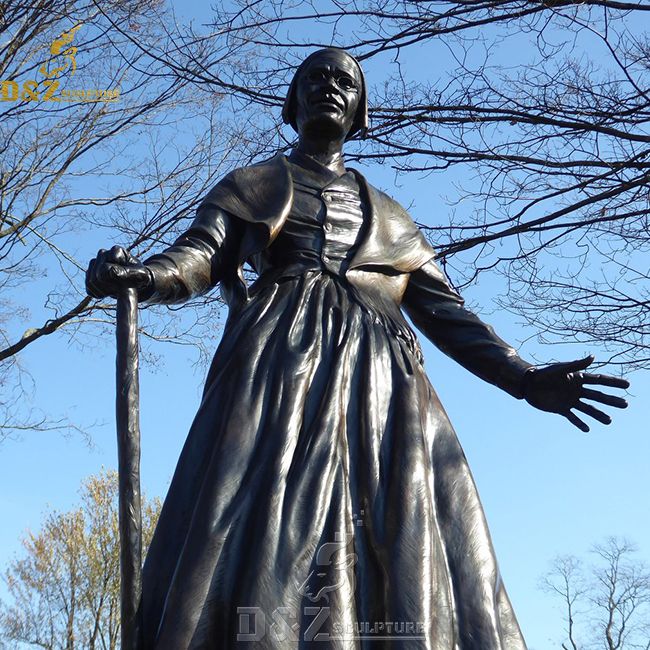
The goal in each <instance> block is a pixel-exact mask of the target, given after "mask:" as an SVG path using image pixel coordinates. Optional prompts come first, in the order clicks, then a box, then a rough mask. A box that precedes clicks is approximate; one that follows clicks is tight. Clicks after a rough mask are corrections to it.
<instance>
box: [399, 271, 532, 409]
mask: <svg viewBox="0 0 650 650" xmlns="http://www.w3.org/2000/svg"><path fill="white" fill-rule="evenodd" d="M402 307H403V308H404V311H405V312H406V313H407V314H408V316H409V317H410V319H411V320H412V321H413V323H414V324H415V326H416V327H417V328H418V329H419V330H420V331H421V332H422V333H423V334H424V335H425V336H426V337H427V338H428V339H429V340H430V341H431V342H432V343H433V344H434V345H436V346H437V347H438V348H439V349H440V350H442V351H443V352H444V353H445V354H446V355H447V356H449V357H451V358H452V359H454V361H457V362H458V363H460V364H461V365H462V366H464V367H465V368H467V370H469V371H470V372H472V373H474V374H475V375H477V376H478V377H480V378H481V379H483V380H485V381H487V382H489V383H491V384H494V385H495V386H498V387H499V388H501V389H503V390H505V391H506V392H507V393H510V395H512V396H513V397H516V398H517V399H522V398H523V378H524V375H525V373H526V371H527V370H528V368H531V367H533V366H532V364H530V363H528V362H527V361H524V360H523V359H522V358H521V357H520V356H519V355H518V354H517V352H516V351H515V349H514V348H513V347H512V346H510V345H508V344H507V343H506V342H505V341H503V340H502V339H500V338H499V337H498V336H497V335H496V333H495V332H494V330H493V329H492V327H490V326H489V325H487V324H486V323H484V322H483V321H482V320H481V319H480V318H479V317H478V316H476V314H473V313H472V312H471V311H469V310H468V309H465V307H464V300H463V299H462V298H461V297H460V295H459V294H458V293H456V292H455V291H454V290H453V289H452V288H451V287H450V286H449V283H448V281H447V279H446V277H445V275H444V273H443V272H442V271H441V270H440V268H439V267H438V265H437V264H436V263H435V262H434V261H433V259H431V260H429V261H428V262H426V263H425V264H424V265H423V266H421V267H420V268H419V269H418V270H417V271H413V272H412V273H411V276H410V279H409V283H408V285H407V288H406V291H405V293H404V298H403V301H402Z"/></svg>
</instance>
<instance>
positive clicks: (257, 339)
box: [87, 49, 627, 650]
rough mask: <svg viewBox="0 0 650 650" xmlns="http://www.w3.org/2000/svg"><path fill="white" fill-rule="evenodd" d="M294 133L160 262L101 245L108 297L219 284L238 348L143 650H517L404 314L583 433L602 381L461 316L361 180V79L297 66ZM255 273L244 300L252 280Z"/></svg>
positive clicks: (476, 510) (419, 249) (450, 433)
mask: <svg viewBox="0 0 650 650" xmlns="http://www.w3.org/2000/svg"><path fill="white" fill-rule="evenodd" d="M283 116H284V119H285V122H287V123H289V124H291V125H292V126H293V128H294V129H295V130H296V131H297V132H298V134H299V143H298V146H297V147H296V148H295V149H294V150H293V151H292V152H291V154H290V155H289V156H287V157H285V156H284V155H282V154H278V155H277V156H275V157H274V158H272V159H271V160H267V161H265V162H263V163H260V164H259V165H254V166H251V167H246V168H244V169H238V170H235V171H234V172H232V173H230V174H228V175H227V176H226V177H225V178H224V179H223V180H222V181H221V182H219V183H218V184H217V185H216V187H214V188H213V190H212V191H211V192H210V193H209V194H208V195H207V196H206V197H205V199H204V200H203V202H202V203H201V205H200V207H199V208H198V211H197V215H196V219H195V220H194V222H193V223H192V225H191V226H190V228H189V230H187V232H185V233H184V234H183V235H182V236H181V237H180V238H179V239H178V240H177V241H176V242H175V244H174V245H173V246H171V247H170V248H168V249H167V250H165V251H164V252H163V253H161V254H160V255H155V256H154V257H152V258H150V259H148V260H147V261H146V262H145V263H144V264H142V263H140V262H139V261H138V260H136V259H135V258H133V257H132V256H130V255H129V254H128V253H126V252H125V251H124V250H123V249H121V248H118V247H115V248H113V249H111V250H110V251H100V253H99V254H98V256H97V258H96V259H95V260H93V261H92V262H91V264H90V267H89V270H88V275H87V287H88V291H89V293H90V294H91V295H93V296H96V297H101V296H106V295H116V294H117V293H118V291H119V290H120V288H121V287H123V286H135V287H137V289H138V292H139V297H140V299H142V300H149V301H152V302H164V303H171V302H179V301H182V300H185V299H187V298H189V297H191V296H193V295H196V294H199V293H202V292H205V291H207V290H209V289H210V288H212V287H214V286H215V285H216V284H218V283H220V285H221V289H222V292H223V295H224V296H225V298H226V300H227V302H228V305H229V310H230V311H229V317H228V321H227V323H226V326H225V329H224V333H223V338H222V340H221V343H220V345H219V347H218V349H217V352H216V355H215V357H214V361H213V363H212V366H211V368H210V371H209V374H208V377H207V381H206V386H205V392H204V395H203V400H202V403H201V406H200V408H199V411H198V413H197V415H196V419H195V420H194V423H193V425H192V428H191V430H190V433H189V436H188V438H187V442H186V444H185V447H184V449H183V452H182V454H181V457H180V460H179V462H178V466H177V469H176V472H175V474H174V478H173V480H172V483H171V486H170V488H169V493H168V495H167V498H166V500H165V504H164V507H163V510H162V514H161V516H160V521H159V523H158V527H157V529H156V533H155V536H154V539H153V542H152V544H151V547H150V549H149V552H148V555H147V559H146V563H145V567H144V578H143V601H142V602H143V608H142V611H143V620H144V638H145V641H144V647H145V648H147V649H154V648H155V649H156V650H163V649H164V650H184V649H186V648H193V649H197V650H198V649H214V650H223V649H228V648H246V647H250V648H265V649H271V648H273V649H278V650H285V649H290V648H307V647H312V644H313V647H316V648H341V649H343V648H344V649H352V648H355V649H356V648H366V647H368V646H369V644H370V645H371V647H372V648H379V647H391V648H418V649H423V650H424V649H429V650H431V649H434V650H461V649H462V650H517V649H521V648H525V643H524V640H523V637H522V634H521V632H520V629H519V626H518V624H517V621H516V618H515V615H514V614H513V611H512V608H511V605H510V602H509V600H508V596H507V594H506V591H505V589H504V586H503V584H502V582H501V579H500V576H499V571H498V568H497V563H496V560H495V557H494V552H493V548H492V543H491V541H490V536H489V533H488V529H487V526H486V522H485V517H484V514H483V510H482V508H481V503H480V501H479V497H478V494H477V492H476V487H475V485H474V482H473V480H472V476H471V473H470V470H469V468H468V466H467V461H466V459H465V456H464V454H463V451H462V449H461V447H460V445H459V443H458V440H457V438H456V434H455V433H454V430H453V428H452V426H451V424H450V422H449V420H448V419H447V415H446V414H445V411H444V409H443V408H442V406H441V404H440V402H439V401H438V397H437V396H436V393H435V392H434V390H433V388H432V387H431V384H430V383H429V380H428V378H427V376H426V374H425V371H424V367H423V364H422V353H421V351H420V347H419V344H418V340H417V338H416V335H415V334H414V333H413V331H412V329H411V328H410V327H409V325H408V323H407V321H406V320H405V318H404V316H403V314H402V311H401V310H404V311H405V312H406V313H407V314H408V315H409V316H410V318H411V320H412V321H413V323H414V324H415V325H416V326H417V327H418V328H419V329H420V330H421V331H422V332H423V333H424V334H425V335H426V336H427V337H428V338H429V339H431V340H432V341H433V342H434V343H435V344H436V345H437V346H438V347H439V348H441V349H442V350H443V351H444V352H445V353H446V354H448V355H449V356H451V357H452V358H453V359H455V360H457V361H458V362H459V363H461V364H462V365H463V366H465V367H466V368H467V369H468V370H470V371H471V372H473V373H475V374H476V375H478V376H479V377H481V378H482V379H484V380H486V381H488V382H491V383H493V384H496V385H497V386H499V387H500V388H502V389H504V390H505V391H506V392H508V393H510V395H512V396H514V397H516V398H518V399H521V398H525V399H526V400H527V401H528V402H530V403H531V404H532V405H533V406H536V407H537V408H541V409H543V410H546V411H552V412H555V413H559V414H561V415H564V416H565V417H567V418H568V419H569V420H570V421H571V422H572V423H573V424H575V425H576V426H578V427H579V428H581V429H583V430H587V429H588V427H587V426H586V424H585V423H584V422H582V421H581V420H580V419H579V418H578V417H577V415H576V414H575V413H574V412H573V411H572V410H577V411H580V412H582V413H585V414H587V415H589V416H591V417H594V418H595V419H596V420H598V421H600V422H603V423H606V424H607V423H609V421H610V420H609V417H608V416H606V415H605V414H604V413H603V412H601V411H600V410H598V409H596V408H595V407H593V406H591V405H588V404H586V403H585V402H583V401H582V400H583V399H585V398H586V399H590V400H595V401H597V402H602V403H605V404H608V405H610V406H614V407H624V406H625V405H626V403H625V401H624V400H623V399H622V398H620V397H614V396H610V395H607V394H605V393H602V392H599V391H595V390H592V389H590V388H588V387H585V385H588V384H603V385H606V386H614V387H619V388H624V387H626V386H627V382H625V381H624V380H621V379H616V378H614V377H609V376H604V375H591V374H587V373H584V372H583V370H585V368H586V367H587V366H588V365H589V364H590V363H591V362H592V360H593V359H591V358H587V359H583V360H581V361H573V362H568V363H556V364H552V365H549V366H546V367H533V366H532V365H531V364H530V363H527V362H526V361H524V360H522V359H521V358H520V357H519V356H518V355H517V353H516V352H515V350H514V349H513V348H512V347H510V346H509V345H507V344H506V343H505V342H504V341H502V340H501V339H500V338H499V337H497V336H496V334H495V333H494V331H493V330H492V328H490V327H489V326H488V325H486V324H484V323H483V322H482V321H481V320H480V319H479V318H477V317H476V316H475V315H474V314H472V313H471V312H469V311H468V310H466V309H465V308H464V306H463V300H462V299H461V298H460V296H459V295H458V294H457V293H455V292H454V291H453V290H452V289H451V288H450V287H449V284H448V282H447V280H446V278H445V276H444V275H443V273H442V272H441V271H440V270H439V268H438V267H437V266H436V263H435V262H434V252H433V250H432V248H431V247H430V246H429V244H428V243H427V241H426V240H425V239H424V237H423V236H422V235H421V233H420V232H419V230H418V229H417V227H416V226H415V225H414V223H413V221H412V220H411V218H410V217H409V216H408V214H407V213H406V212H405V211H404V210H403V209H402V208H401V207H400V206H399V205H398V204H397V203H396V202H395V201H393V200H392V199H391V198H390V197H388V196H387V195H385V194H383V193H382V192H380V191H378V190H377V189H375V188H374V187H372V186H371V185H370V184H369V183H368V182H367V181H366V180H365V178H364V177H363V176H362V175H361V174H360V173H358V172H357V171H354V170H352V169H346V167H345V166H344V161H343V155H342V147H343V143H344V141H345V140H346V139H348V138H349V137H351V136H352V135H354V134H355V133H358V132H360V131H363V130H364V129H365V128H366V123H367V108H366V87H365V82H364V77H363V74H362V71H361V68H360V67H359V64H358V63H357V61H356V60H355V59H354V58H353V57H352V56H350V55H349V54H347V53H345V52H344V51H342V50H338V49H325V50H320V51H318V52H315V53H314V54H312V55H311V56H309V57H308V58H307V59H306V60H305V61H304V62H303V63H302V64H301V65H300V67H299V68H298V70H297V72H296V74H295V77H294V79H293V81H292V84H291V87H290V89H289V93H288V96H287V99H286V103H285V107H284V112H283ZM245 262H248V263H250V264H251V265H252V267H253V268H254V269H255V271H256V272H257V273H258V274H259V277H258V279H257V280H256V282H255V283H254V284H253V285H252V286H251V287H250V289H247V287H246V285H245V283H244V282H243V279H242V275H241V269H242V265H243V264H244V263H245Z"/></svg>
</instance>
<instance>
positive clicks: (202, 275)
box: [86, 204, 244, 304]
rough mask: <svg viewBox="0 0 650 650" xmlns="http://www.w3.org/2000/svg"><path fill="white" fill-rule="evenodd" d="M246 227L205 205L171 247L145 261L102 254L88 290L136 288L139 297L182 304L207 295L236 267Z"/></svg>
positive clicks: (104, 292) (121, 253) (111, 292)
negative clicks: (228, 270)
mask: <svg viewBox="0 0 650 650" xmlns="http://www.w3.org/2000/svg"><path fill="white" fill-rule="evenodd" d="M243 228H244V225H243V224H242V223H241V222H240V221H239V220H238V219H236V218H235V217H232V216H231V215H229V214H228V213H226V212H224V211H223V210H221V209H219V208H217V207H216V206H214V205H210V204H204V205H203V206H201V207H200V208H199V210H198V211H197V215H196V218H195V219H194V221H193V222H192V224H191V225H190V227H189V228H188V230H186V231H185V232H184V233H183V234H182V235H181V236H180V237H179V238H178V239H177V240H176V241H175V242H174V244H173V245H172V246H170V247H169V248H167V249H166V250H164V251H163V252H162V253H159V254H157V255H153V256H152V257H150V258H149V259H147V260H146V261H145V262H144V263H142V262H140V261H139V260H137V259H136V258H135V257H133V256H132V255H130V253H128V252H127V251H125V250H124V249H123V248H120V247H118V246H114V247H113V248H112V249H111V250H108V251H107V250H101V251H99V253H98V255H97V257H96V258H95V259H93V260H91V262H90V264H89V266H88V271H87V272H86V290H87V292H88V294H89V295H91V296H93V297H95V298H102V297H105V296H116V295H117V294H118V293H119V292H120V289H121V288H123V287H135V288H136V289H137V290H138V299H139V300H140V301H145V300H146V301H148V302H154V303H167V304H171V303H178V302H183V301H185V300H188V299H189V298H192V297H193V296H197V295H200V294H202V293H205V292H206V291H208V290H209V289H211V288H212V287H214V286H215V285H216V284H217V283H218V282H219V281H220V280H221V279H222V277H223V275H224V272H225V269H226V268H228V267H231V266H232V265H236V263H237V253H238V251H239V244H240V242H241V238H242V235H243Z"/></svg>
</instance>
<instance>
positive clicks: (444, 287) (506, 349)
mask: <svg viewBox="0 0 650 650" xmlns="http://www.w3.org/2000/svg"><path fill="white" fill-rule="evenodd" d="M402 307H403V308H404V310H405V312H406V313H407V314H408V316H409V317H410V318H411V320H412V321H413V323H414V324H415V326H416V327H417V328H418V329H419V330H420V331H422V333H423V334H424V335H425V336H426V337H427V338H428V339H429V340H430V341H431V342H432V343H434V345H436V346H437V347H438V348H439V349H440V350H442V351H443V352H444V353H445V354H447V355H448V356H450V357H451V358H452V359H454V360H455V361H457V362H458V363H460V364H461V365H462V366H464V367H465V368H467V369H468V370H469V371H470V372H472V373H474V374H475V375H477V376H478V377H480V378H481V379H483V380H485V381H487V382H489V383H491V384H494V385H495V386H498V387H499V388H501V389H503V390H505V391H506V392H508V393H509V394H510V395H512V396H513V397H516V398H517V399H526V401H527V402H528V403H529V404H532V405H533V406H535V407H536V408H539V409H541V410H544V411H549V412H553V413H559V414H561V415H563V416H565V417H566V418H567V419H568V420H569V421H570V422H571V423H572V424H574V425H575V426H577V427H578V428H579V429H581V430H583V431H588V430H589V427H588V426H587V425H586V424H585V423H584V422H583V421H582V420H580V418H578V417H577V416H576V415H575V413H573V412H572V409H575V410H578V411H581V412H582V413H585V414H586V415H589V416H590V417H593V418H595V419H596V420H598V421H599V422H602V423H604V424H609V422H611V419H610V418H609V416H608V415H606V414H605V413H603V412H602V411H600V410H599V409H597V408H595V407H594V406H591V405H590V404H586V403H585V402H583V400H584V399H589V400H593V401H596V402H600V403H603V404H608V405H609V406H614V407H616V408H625V407H626V406H627V402H626V401H625V400H624V399H622V398H620V397H615V396H612V395H608V394H606V393H601V392H600V391H597V390H591V389H589V388H586V387H585V385H588V384H600V385H604V386H612V387H615V388H627V387H628V386H629V383H628V382H627V381H626V380H624V379H620V378H617V377H611V376H609V375H594V374H589V373H584V372H582V371H583V370H584V369H586V368H587V366H589V365H590V364H591V363H592V361H593V357H587V358H586V359H581V360H578V361H569V362H565V363H553V364H550V365H548V366H544V367H536V366H534V365H533V364H531V363H529V362H527V361H524V359H522V358H521V357H520V356H519V355H518V354H517V351H516V350H515V349H514V348H513V347H512V346H511V345H508V343H506V342H505V341H504V340H503V339H501V338H500V337H499V336H497V334H496V333H495V331H494V329H493V328H492V327H491V326H490V325H487V324H486V323H484V322H483V321H482V320H481V319H480V318H479V317H478V316H476V314H473V313H472V312H471V311H469V310H468V309H466V308H465V306H464V300H463V299H462V298H461V296H460V295H459V294H458V293H457V292H456V291H454V290H453V289H452V288H451V287H450V286H449V282H448V281H447V278H446V277H445V275H444V273H443V272H442V271H441V270H440V268H439V267H438V265H437V264H436V263H435V262H434V260H433V259H431V260H429V261H428V262H427V263H425V264H424V265H422V266H421V267H420V268H419V269H417V270H416V271H413V272H412V273H411V276H410V279H409V283H408V286H407V288H406V291H405V293H404V298H403V301H402Z"/></svg>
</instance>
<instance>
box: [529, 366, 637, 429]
mask: <svg viewBox="0 0 650 650" xmlns="http://www.w3.org/2000/svg"><path fill="white" fill-rule="evenodd" d="M593 360H594V358H593V357H592V356H591V355H590V356H588V357H585V358H584V359H578V360H577V361H565V362H562V363H552V364H550V365H548V366H545V367H544V368H534V369H531V370H529V371H528V372H526V374H525V375H524V398H525V399H526V401H527V402H528V403H529V404H532V405H533V406H534V407H536V408H538V409H541V410H542V411H549V412H551V413H559V414H560V415H563V416H564V417H565V418H567V420H569V422H571V424H573V425H575V426H576V427H578V429H580V430H581V431H585V432H586V431H589V426H588V425H587V423H586V422H583V421H582V420H581V419H580V418H579V417H578V416H577V415H576V414H575V413H573V412H572V409H575V410H576V411H580V412H581V413H584V414H585V415H589V416H590V417H592V418H594V419H595V420H598V422H602V423H603V424H610V423H611V421H612V419H611V418H610V417H609V415H607V414H606V413H604V412H603V411H601V410H600V409H597V408H596V407H595V406H592V405H591V404H587V403H586V402H585V401H583V400H586V399H588V400H591V401H594V402H599V403H600V404H607V405H608V406H613V407H615V408H619V409H624V408H626V407H627V402H626V401H625V400H624V399H623V398H622V397H616V396H615V395H609V394H608V393H603V392H601V391H599V390H593V389H591V388H588V386H589V385H599V386H610V387H612V388H627V387H628V386H629V385H630V383H629V382H628V381H627V380H625V379H619V378H618V377H612V376H611V375H595V374H590V373H587V372H583V370H585V369H586V368H587V367H588V366H590V365H591V364H592V363H593Z"/></svg>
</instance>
